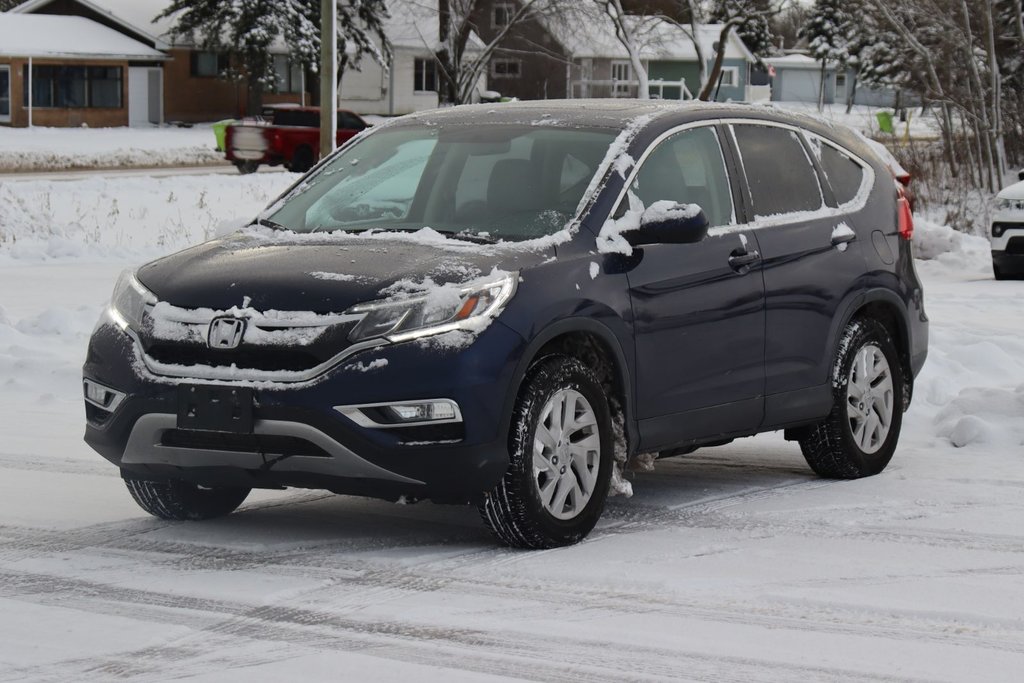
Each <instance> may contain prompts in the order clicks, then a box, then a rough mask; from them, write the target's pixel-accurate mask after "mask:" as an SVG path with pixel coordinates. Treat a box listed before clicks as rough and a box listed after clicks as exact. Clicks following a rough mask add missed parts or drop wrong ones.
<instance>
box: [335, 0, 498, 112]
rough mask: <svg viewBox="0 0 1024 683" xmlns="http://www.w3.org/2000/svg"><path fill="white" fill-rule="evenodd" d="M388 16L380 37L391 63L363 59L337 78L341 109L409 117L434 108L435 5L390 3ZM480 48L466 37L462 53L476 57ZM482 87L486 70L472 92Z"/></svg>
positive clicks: (410, 0)
mask: <svg viewBox="0 0 1024 683" xmlns="http://www.w3.org/2000/svg"><path fill="white" fill-rule="evenodd" d="M388 9H389V10H390V12H391V17H390V18H389V19H388V20H387V22H386V23H385V26H384V33H385V35H386V36H387V37H388V39H389V40H390V41H391V46H392V51H393V52H392V59H391V63H390V65H389V66H388V67H382V66H381V65H380V64H378V63H377V62H376V61H375V60H374V59H371V58H370V57H366V58H364V59H363V60H362V63H361V65H360V69H359V70H358V71H356V70H355V69H351V68H350V69H347V70H346V71H345V73H344V74H343V75H342V79H341V87H340V88H339V97H340V100H341V106H342V107H345V108H346V109H351V110H352V111H354V112H356V113H359V114H380V115H384V116H390V115H399V114H409V113H412V112H415V111H422V110H424V109H433V108H435V107H437V105H438V94H437V93H438V89H439V88H440V80H439V79H440V74H439V73H438V66H437V61H436V59H435V57H434V55H435V54H436V52H437V51H438V50H439V49H440V48H441V40H440V33H439V30H438V29H439V25H438V18H437V17H438V15H437V3H436V2H429V1H422V0H420V1H418V0H389V2H388ZM483 47H484V44H483V42H482V41H481V40H480V38H478V37H477V36H476V34H471V35H470V38H469V45H468V47H467V53H469V54H471V55H472V54H479V52H480V51H481V50H482V49H483ZM486 87H487V80H486V69H484V70H483V72H482V73H481V76H480V79H479V80H478V81H477V87H476V90H477V92H478V93H482V92H484V90H485V89H486Z"/></svg>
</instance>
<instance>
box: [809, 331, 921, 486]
mask: <svg viewBox="0 0 1024 683" xmlns="http://www.w3.org/2000/svg"><path fill="white" fill-rule="evenodd" d="M831 377H832V391H833V399H834V402H833V406H832V412H831V413H829V415H828V417H827V418H825V420H823V421H822V422H820V423H818V424H817V425H814V426H813V427H810V428H808V429H807V431H806V432H805V433H804V435H803V436H802V438H801V439H800V449H801V450H802V451H803V454H804V458H806V460H807V464H808V465H810V466H811V469H813V470H814V471H815V472H817V473H818V474H819V475H821V476H823V477H830V478H835V479H857V478H859V477H866V476H870V475H873V474H878V473H879V472H881V471H882V470H884V469H885V466H886V465H888V464H889V461H890V460H891V459H892V456H893V453H894V452H895V450H896V443H897V441H898V440H899V435H900V428H901V427H902V424H903V395H904V392H903V385H904V378H903V371H902V369H901V366H900V361H899V354H898V353H897V351H896V345H895V343H893V341H892V337H891V336H890V334H889V332H888V330H886V328H885V326H884V325H882V324H881V323H879V322H878V321H876V320H871V319H858V320H854V321H853V322H851V323H850V324H849V325H848V326H847V327H846V330H845V331H844V332H843V336H842V338H841V340H840V342H839V350H838V352H837V354H836V359H835V362H834V365H833V369H832V375H831Z"/></svg>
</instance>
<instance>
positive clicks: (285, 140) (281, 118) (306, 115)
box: [224, 107, 369, 173]
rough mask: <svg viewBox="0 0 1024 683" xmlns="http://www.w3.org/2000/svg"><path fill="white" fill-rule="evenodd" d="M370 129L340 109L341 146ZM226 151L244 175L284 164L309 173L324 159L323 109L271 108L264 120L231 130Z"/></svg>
mask: <svg viewBox="0 0 1024 683" xmlns="http://www.w3.org/2000/svg"><path fill="white" fill-rule="evenodd" d="M367 126H369V124H368V123H366V121H364V120H363V119H362V118H360V117H359V116H358V115H357V114H353V113H352V112H350V111H345V110H342V109H339V110H338V136H337V143H338V145H341V144H342V143H344V142H345V141H347V140H348V139H349V138H351V137H352V136H353V135H355V134H356V133H358V132H359V131H361V130H363V129H365V128H366V127H367ZM224 148H225V150H226V151H225V156H226V158H227V160H228V161H230V162H232V163H234V164H235V166H237V167H238V170H239V171H240V172H241V173H252V172H254V171H255V170H256V169H258V168H259V167H260V165H261V164H268V165H270V166H279V165H281V164H284V166H285V167H286V168H287V169H288V170H289V171H294V172H296V173H305V172H306V171H308V170H309V169H310V168H312V167H313V164H315V163H316V162H317V161H318V160H319V158H320V108H319V107H267V108H266V109H264V112H263V116H262V117H261V119H258V120H252V121H242V122H240V123H235V124H232V125H230V126H228V128H227V133H226V136H225V138H224Z"/></svg>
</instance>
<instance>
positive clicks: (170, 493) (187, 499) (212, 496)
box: [124, 479, 251, 521]
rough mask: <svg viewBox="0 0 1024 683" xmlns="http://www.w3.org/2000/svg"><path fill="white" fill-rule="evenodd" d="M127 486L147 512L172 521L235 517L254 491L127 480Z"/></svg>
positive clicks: (182, 483)
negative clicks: (236, 510) (235, 513)
mask: <svg viewBox="0 0 1024 683" xmlns="http://www.w3.org/2000/svg"><path fill="white" fill-rule="evenodd" d="M124 483H125V486H127V487H128V492H129V493H131V494H132V498H134V499H135V502H136V503H138V504H139V507H141V508H142V509H143V510H145V511H146V512H148V513H149V514H151V515H153V516H154V517H159V518H160V519H169V520H177V521H182V520H193V521H198V520H203V519H214V518H216V517H223V516H225V515H228V514H231V513H232V512H234V511H235V509H236V508H237V507H238V506H239V505H241V504H242V501H244V500H245V498H246V496H248V495H249V491H250V490H251V489H245V488H228V487H224V488H200V487H199V486H197V485H196V484H190V483H188V482H185V481H178V480H169V481H142V480H139V479H125V480H124Z"/></svg>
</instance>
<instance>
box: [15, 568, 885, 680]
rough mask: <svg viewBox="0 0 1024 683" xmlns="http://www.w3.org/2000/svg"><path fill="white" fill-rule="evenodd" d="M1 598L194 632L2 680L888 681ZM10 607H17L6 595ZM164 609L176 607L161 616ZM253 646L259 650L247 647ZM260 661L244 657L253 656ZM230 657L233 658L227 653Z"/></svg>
mask: <svg viewBox="0 0 1024 683" xmlns="http://www.w3.org/2000/svg"><path fill="white" fill-rule="evenodd" d="M0 576H2V578H3V579H4V581H3V582H2V583H0V585H2V586H3V588H2V589H0V594H6V593H8V591H9V590H10V589H11V588H13V587H17V588H18V589H19V590H20V592H19V593H18V595H17V597H18V598H19V599H26V598H27V597H28V595H27V594H26V593H25V592H24V591H25V590H27V589H31V590H36V591H39V593H40V595H41V597H42V598H43V599H42V600H41V602H43V603H44V604H54V605H59V606H61V607H64V608H66V609H67V608H71V609H84V610H86V611H88V612H90V613H110V614H118V612H119V611H120V612H121V613H122V614H129V613H130V614H131V615H132V617H133V618H135V619H140V618H141V619H147V620H154V621H161V622H164V623H173V624H175V625H184V626H188V627H190V628H192V629H194V631H193V632H192V633H190V634H188V635H186V636H183V637H180V638H176V639H174V640H172V641H171V642H169V643H165V644H162V645H159V646H151V647H146V648H140V649H136V650H133V651H130V652H124V653H119V654H118V655H114V656H99V657H94V658H76V659H69V660H64V661H61V662H57V663H52V664H45V665H40V666H32V667H19V668H18V669H17V670H14V671H9V672H7V673H6V674H0V680H5V681H14V680H24V679H25V678H31V679H33V680H47V679H48V680H80V681H88V680H109V678H110V677H112V676H116V677H118V678H124V679H127V680H165V679H166V678H170V677H184V676H188V675H195V674H199V673H208V672H209V671H211V670H216V671H224V670H225V669H230V668H235V667H239V668H241V667H248V666H252V665H254V664H259V663H269V662H274V661H280V660H281V659H287V658H289V657H295V656H299V655H300V654H303V653H297V652H296V651H295V647H296V646H297V647H301V648H302V649H304V650H308V651H312V652H317V651H324V650H335V651H336V650H339V649H341V650H345V651H359V652H363V653H364V654H369V655H371V656H376V657H382V658H386V659H392V660H396V661H402V662H415V663H420V664H430V665H433V666H439V667H455V668H460V669H463V670H466V671H470V672H479V673H488V674H493V675H506V676H510V677H516V678H524V679H526V680H538V681H566V682H571V681H580V680H587V681H609V682H610V681H648V680H678V679H679V678H680V677H686V678H692V679H698V680H715V681H737V682H738V681H748V680H751V679H753V678H756V679H758V680H768V681H792V680H807V679H842V680H848V681H864V682H868V681H881V680H888V678H886V677H883V676H873V675H869V674H863V673H857V672H854V671H850V670H846V669H840V668H829V667H820V668H818V667H809V666H802V665H795V664H788V663H783V662H773V661H768V660H764V659H756V658H745V657H735V656H728V655H724V656H723V655H707V654H703V653H699V652H686V651H680V650H679V649H677V648H674V647H673V648H660V647H652V646H647V645H637V644H626V643H623V642H608V641H604V640H600V639H588V638H579V637H573V636H551V635H535V634H532V633H526V632H522V631H512V630H503V631H485V630H480V629H471V628H451V627H441V626H430V625H423V624H413V623H408V622H397V621H391V620H380V619H378V620H373V619H366V620H361V619H353V618H351V617H350V616H347V615H345V614H339V613H336V612H328V611H324V610H322V609H306V608H299V607H289V606H275V605H258V606H253V605H246V604H241V603H236V602H231V601H225V600H201V599H198V598H188V597H185V598H183V597H182V596H178V595H169V594H164V593H159V592H154V591H140V590H131V589H121V588H119V587H116V586H107V585H104V584H99V583H90V582H85V581H78V580H74V579H65V578H60V577H49V576H30V577H26V576H24V575H22V576H18V575H10V574H7V575H3V574H0ZM7 597H14V596H10V595H8V596H7ZM167 608H174V609H173V613H170V614H169V613H168V609H167ZM254 646H257V647H255V648H254ZM254 649H255V650H256V651H257V652H260V653H261V654H260V655H258V656H256V657H253V654H252V652H253V650H254ZM235 651H238V652H239V654H237V655H235V654H233V653H234V652H235Z"/></svg>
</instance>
